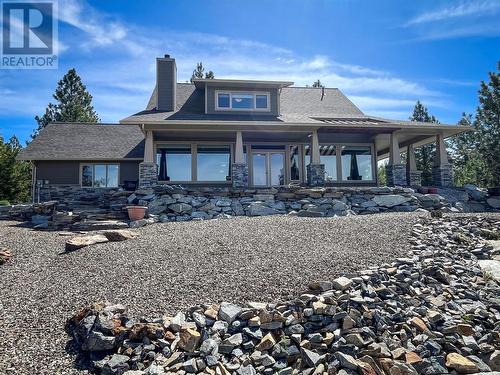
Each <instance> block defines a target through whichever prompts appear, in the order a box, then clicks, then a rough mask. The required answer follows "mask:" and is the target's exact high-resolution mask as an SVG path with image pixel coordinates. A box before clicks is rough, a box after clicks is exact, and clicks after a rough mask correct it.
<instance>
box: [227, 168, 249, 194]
mask: <svg viewBox="0 0 500 375" xmlns="http://www.w3.org/2000/svg"><path fill="white" fill-rule="evenodd" d="M231 178H232V181H233V188H240V189H245V188H247V187H248V167H247V165H246V164H239V163H233V164H232V165H231Z"/></svg>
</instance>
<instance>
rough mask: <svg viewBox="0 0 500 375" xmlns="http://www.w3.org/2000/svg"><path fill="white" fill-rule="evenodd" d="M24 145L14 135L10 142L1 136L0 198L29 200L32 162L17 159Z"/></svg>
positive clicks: (11, 201)
mask: <svg viewBox="0 0 500 375" xmlns="http://www.w3.org/2000/svg"><path fill="white" fill-rule="evenodd" d="M21 149H22V147H21V145H20V144H19V141H18V139H17V138H16V137H15V136H13V137H12V138H11V139H10V140H9V141H8V142H4V140H3V138H2V137H0V200H6V201H9V202H10V203H19V202H28V201H29V198H30V186H31V164H30V163H29V162H27V161H17V160H16V157H17V155H18V154H19V152H20V151H21Z"/></svg>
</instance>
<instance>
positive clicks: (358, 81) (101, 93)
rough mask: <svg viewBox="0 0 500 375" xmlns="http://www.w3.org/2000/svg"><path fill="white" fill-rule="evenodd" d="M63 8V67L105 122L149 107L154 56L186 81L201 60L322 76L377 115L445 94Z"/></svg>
mask: <svg viewBox="0 0 500 375" xmlns="http://www.w3.org/2000/svg"><path fill="white" fill-rule="evenodd" d="M59 11H60V15H59V17H60V20H61V21H62V22H63V23H64V24H65V25H64V26H65V27H66V28H70V30H71V32H66V33H61V32H60V37H64V39H63V41H62V42H61V43H62V45H64V46H65V47H64V48H65V50H66V53H65V54H64V55H63V57H62V58H61V59H60V62H59V64H60V66H68V67H69V66H75V67H76V68H77V71H78V73H79V74H80V75H81V77H82V79H83V82H84V83H85V84H86V85H87V88H88V90H89V91H90V92H91V94H92V95H93V97H94V101H93V102H94V106H95V108H96V110H97V111H98V113H99V115H100V117H101V119H102V120H103V121H106V122H116V121H118V120H120V119H121V118H124V117H126V116H128V115H130V114H131V113H135V112H137V111H140V110H142V109H143V108H144V107H145V105H146V103H147V101H148V99H149V96H150V93H151V91H152V89H153V86H154V82H155V57H158V56H162V55H163V54H164V53H170V54H171V55H172V56H174V57H175V58H176V60H177V68H178V81H180V82H182V81H186V80H189V78H190V76H191V73H192V70H193V68H194V67H195V66H196V63H197V62H199V61H203V65H204V66H205V69H206V70H213V71H214V72H215V75H216V77H219V78H222V77H224V78H240V79H245V78H247V79H275V80H286V81H293V82H295V85H297V86H305V85H312V83H313V82H314V81H316V80H317V79H320V80H321V81H322V83H323V84H325V85H326V86H328V87H338V88H340V89H341V90H342V91H344V92H345V93H346V94H348V95H349V96H351V97H352V98H353V99H354V101H355V102H356V103H357V104H358V105H359V106H360V107H361V109H362V110H364V111H366V112H368V113H372V114H381V113H385V114H388V113H394V114H396V113H403V112H404V113H407V114H408V113H409V109H411V107H412V106H413V105H414V103H415V101H416V100H417V99H425V100H427V101H428V102H436V103H438V99H437V98H439V97H440V96H441V94H440V93H439V92H436V91H435V90H431V89H429V88H427V87H425V86H423V85H422V84H420V83H417V82H413V81H412V80H409V79H405V78H401V77H396V76H394V75H393V74H391V73H390V72H386V71H383V70H381V69H377V68H376V67H368V66H361V65H358V64H347V63H344V62H339V61H335V60H333V59H331V58H330V57H329V56H325V55H322V54H318V55H312V56H302V55H300V53H298V52H297V51H292V50H289V49H287V48H282V47H280V46H274V45H270V44H267V43H262V42H259V41H252V40H246V39H236V38H230V37H226V36H221V35H213V34H207V33H198V32H180V31H176V30H165V29H162V30H158V29H155V28H153V27H148V28H147V29H146V28H142V27H140V26H137V25H131V24H126V25H125V24H124V23H122V22H120V21H119V20H118V19H115V18H113V17H111V16H109V15H106V14H103V13H100V12H97V11H96V10H95V9H94V8H92V7H91V6H90V5H88V4H87V3H85V2H76V1H75V0H64V1H61V3H60V5H59ZM75 33H77V34H75ZM82 47H83V50H82ZM64 60H66V62H65V61H64ZM56 74H58V75H60V74H62V72H61V70H60V71H59V72H54V73H51V74H47V75H46V76H44V79H45V81H43V82H40V81H37V84H36V85H35V84H34V83H32V84H31V85H30V86H29V90H28V91H29V93H30V94H29V95H28V96H25V95H19V94H14V95H9V94H8V95H7V96H8V97H9V98H8V99H7V100H6V101H4V103H3V104H1V105H0V113H7V111H9V113H10V114H12V113H13V112H18V113H26V112H29V113H30V114H31V115H33V114H37V113H42V112H43V110H44V108H45V105H46V104H47V103H48V102H49V101H50V100H51V99H52V98H51V97H50V94H51V93H52V92H53V90H54V88H55V83H56V82H57V80H58V79H60V76H57V77H56V76H55V75H56ZM25 77H27V76H25ZM37 77H40V76H37ZM38 80H41V78H38ZM29 81H30V80H25V82H29ZM9 82H10V83H11V85H12V86H10V87H16V88H17V87H18V83H16V80H15V79H14V80H12V81H9ZM9 82H6V85H5V86H4V87H5V89H8V88H9V85H8V83H9ZM40 98H41V99H40ZM438 104H439V103H438ZM380 111H383V112H380ZM406 117H407V116H406ZM398 118H400V116H398Z"/></svg>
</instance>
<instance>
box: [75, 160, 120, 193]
mask: <svg viewBox="0 0 500 375" xmlns="http://www.w3.org/2000/svg"><path fill="white" fill-rule="evenodd" d="M119 170H120V166H119V165H118V164H83V165H82V170H81V174H82V175H81V179H82V186H84V187H96V188H97V187H102V188H113V187H118V179H119V178H118V174H119Z"/></svg>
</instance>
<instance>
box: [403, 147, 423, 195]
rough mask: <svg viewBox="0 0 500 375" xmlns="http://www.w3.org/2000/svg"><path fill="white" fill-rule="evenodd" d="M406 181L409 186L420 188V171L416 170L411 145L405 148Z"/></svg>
mask: <svg viewBox="0 0 500 375" xmlns="http://www.w3.org/2000/svg"><path fill="white" fill-rule="evenodd" d="M406 180H407V182H408V185H410V186H422V171H419V170H417V162H416V160H415V148H414V147H413V144H409V145H408V146H407V147H406Z"/></svg>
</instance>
